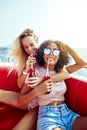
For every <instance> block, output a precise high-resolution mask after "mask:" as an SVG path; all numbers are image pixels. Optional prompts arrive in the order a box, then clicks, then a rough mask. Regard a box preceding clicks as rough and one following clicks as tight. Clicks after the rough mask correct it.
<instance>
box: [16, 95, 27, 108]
mask: <svg viewBox="0 0 87 130" xmlns="http://www.w3.org/2000/svg"><path fill="white" fill-rule="evenodd" d="M17 104H18V107H19V108H21V109H24V108H26V105H25V104H24V102H23V100H22V99H21V98H20V97H19V98H18V102H17Z"/></svg>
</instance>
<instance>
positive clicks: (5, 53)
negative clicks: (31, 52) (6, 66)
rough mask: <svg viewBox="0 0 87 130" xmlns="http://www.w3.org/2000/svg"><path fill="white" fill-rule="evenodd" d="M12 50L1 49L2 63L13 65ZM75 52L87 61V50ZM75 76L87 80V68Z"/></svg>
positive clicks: (0, 58)
mask: <svg viewBox="0 0 87 130" xmlns="http://www.w3.org/2000/svg"><path fill="white" fill-rule="evenodd" d="M10 50H11V48H10V47H0V62H1V63H11V62H12V61H13V59H12V57H11V56H10ZM75 50H76V51H77V52H78V53H79V55H81V56H82V57H83V58H84V59H85V60H86V61H87V48H75ZM72 62H73V61H72ZM73 75H75V76H80V77H84V78H87V68H83V69H81V70H79V71H77V72H75V73H73Z"/></svg>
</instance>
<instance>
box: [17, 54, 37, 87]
mask: <svg viewBox="0 0 87 130" xmlns="http://www.w3.org/2000/svg"><path fill="white" fill-rule="evenodd" d="M35 61H36V58H35V57H33V56H29V57H28V59H27V60H26V66H25V69H24V70H23V71H22V74H21V75H20V76H19V77H18V80H17V83H18V86H19V88H22V87H23V85H24V81H25V79H26V76H27V74H28V72H29V69H30V63H31V62H35Z"/></svg>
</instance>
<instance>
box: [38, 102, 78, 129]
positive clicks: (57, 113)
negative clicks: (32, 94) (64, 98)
mask: <svg viewBox="0 0 87 130" xmlns="http://www.w3.org/2000/svg"><path fill="white" fill-rule="evenodd" d="M78 116H80V115H79V114H76V113H75V112H73V111H72V110H71V109H69V108H68V107H67V105H66V104H65V103H64V104H61V105H58V106H41V107H39V112H38V121H37V130H54V128H61V129H63V130H72V125H73V122H74V120H75V119H76V118H77V117H78Z"/></svg>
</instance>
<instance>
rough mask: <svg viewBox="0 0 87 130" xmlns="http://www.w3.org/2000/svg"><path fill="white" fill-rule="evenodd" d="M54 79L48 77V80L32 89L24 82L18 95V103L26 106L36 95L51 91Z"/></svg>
mask: <svg viewBox="0 0 87 130" xmlns="http://www.w3.org/2000/svg"><path fill="white" fill-rule="evenodd" d="M51 87H52V80H51V79H48V80H47V81H45V82H43V83H41V84H39V85H37V86H36V87H35V88H34V89H32V90H30V88H29V86H27V85H26V84H24V86H23V88H22V90H21V93H20V94H19V97H18V105H19V106H20V107H24V106H26V105H28V104H29V103H30V102H31V101H32V100H33V99H34V98H35V97H37V96H39V95H41V94H45V93H46V92H49V91H51Z"/></svg>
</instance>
